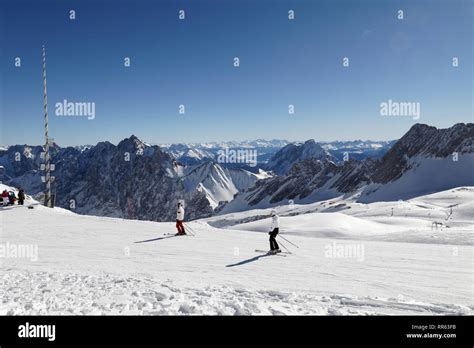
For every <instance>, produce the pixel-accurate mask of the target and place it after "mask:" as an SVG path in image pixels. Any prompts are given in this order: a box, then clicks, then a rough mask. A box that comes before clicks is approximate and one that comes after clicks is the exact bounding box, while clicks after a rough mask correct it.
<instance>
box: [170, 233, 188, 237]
mask: <svg viewBox="0 0 474 348" xmlns="http://www.w3.org/2000/svg"><path fill="white" fill-rule="evenodd" d="M164 236H172V237H186V236H188V237H192V235H191V234H181V235H178V234H176V233H165V234H164Z"/></svg>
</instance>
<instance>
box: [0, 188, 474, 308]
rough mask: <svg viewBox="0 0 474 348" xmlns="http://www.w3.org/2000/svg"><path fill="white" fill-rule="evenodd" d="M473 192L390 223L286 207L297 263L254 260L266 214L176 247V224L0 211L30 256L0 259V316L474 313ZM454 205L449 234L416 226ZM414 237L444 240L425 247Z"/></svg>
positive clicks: (383, 215) (359, 214) (11, 237)
mask: <svg viewBox="0 0 474 348" xmlns="http://www.w3.org/2000/svg"><path fill="white" fill-rule="evenodd" d="M473 194H474V188H472V187H471V188H469V187H464V188H459V189H456V190H451V191H448V192H443V193H438V194H435V195H430V196H425V197H419V198H416V199H414V200H411V201H409V202H405V203H406V206H403V205H398V206H395V205H394V203H390V204H392V206H391V207H392V208H393V207H395V208H396V209H395V214H394V216H389V215H388V214H390V211H391V209H390V208H391V207H390V206H384V205H383V204H389V203H375V204H369V205H366V204H361V203H353V204H352V205H351V204H349V206H350V207H351V208H349V209H347V208H346V209H344V207H341V206H339V208H337V209H340V210H339V212H337V213H333V214H329V213H327V211H329V210H330V207H331V206H334V205H340V204H342V202H343V201H342V200H341V201H339V203H337V204H335V203H334V202H330V201H328V202H324V204H325V205H326V207H325V208H323V207H322V205H321V209H326V214H324V215H323V214H322V213H312V214H302V215H298V216H296V215H295V216H293V217H291V216H290V215H291V214H301V213H304V210H305V209H308V208H311V207H312V208H314V209H316V208H317V207H316V204H314V205H312V206H311V207H310V206H308V205H306V206H298V205H295V206H293V207H288V210H287V212H286V213H287V216H283V217H282V221H281V225H282V226H281V227H282V231H283V233H284V234H283V236H285V238H287V239H290V240H291V241H292V242H293V243H295V244H297V245H298V246H299V248H295V247H291V246H290V245H289V244H288V243H287V244H286V246H287V247H289V248H291V249H292V251H293V252H294V253H293V254H292V255H289V256H286V257H283V256H264V255H263V254H259V253H256V252H254V249H267V247H268V246H267V245H268V236H267V234H266V233H259V232H258V231H264V232H266V228H268V221H267V220H264V219H263V218H265V216H262V218H260V219H258V220H259V221H258V222H255V223H247V224H245V223H243V224H240V225H237V224H235V223H234V224H233V225H232V230H231V229H224V228H223V227H220V228H216V227H212V226H211V225H210V224H211V223H217V222H218V221H217V220H216V219H220V223H221V224H223V223H224V222H225V221H227V222H230V221H231V220H232V219H233V218H236V219H237V217H236V214H234V215H230V216H219V217H214V218H209V219H207V220H200V221H196V222H192V223H190V224H188V226H189V227H192V230H193V231H194V232H195V234H196V236H195V237H170V236H164V233H169V232H172V231H174V224H173V223H156V222H147V221H136V220H123V219H116V218H104V217H91V216H82V215H76V214H73V213H71V212H69V211H66V210H62V209H57V208H55V209H48V208H44V207H42V206H35V208H34V209H27V208H25V207H18V206H15V207H9V208H0V209H1V210H0V219H1V220H0V223H1V224H0V227H1V228H2V230H1V233H0V238H1V240H0V244H1V245H3V246H4V247H8V248H9V249H8V250H10V251H11V250H13V249H15V248H18V247H20V246H23V247H24V248H27V247H31V249H28V250H31V252H30V254H29V255H28V254H25V257H6V258H5V257H4V258H2V259H1V262H2V273H1V274H0V296H1V298H2V302H1V303H0V314H230V315H233V314H237V315H238V314H298V315H301V314H319V315H334V314H336V315H354V314H404V315H406V314H430V315H432V314H464V315H466V314H470V315H472V314H474V306H473V302H472V291H473V283H472V252H473V247H472V226H473V215H472V214H471V213H470V211H472V208H473V206H472V202H473V198H474V197H473ZM331 203H332V204H331ZM450 205H455V207H457V208H454V211H453V213H452V215H451V217H450V219H449V224H451V226H450V227H449V228H448V227H446V228H445V229H441V228H440V229H439V230H433V231H431V232H429V231H430V229H429V228H428V227H427V226H425V225H424V223H422V222H419V223H414V221H416V219H420V217H421V215H423V214H426V213H427V212H431V214H433V216H436V217H435V218H436V219H437V218H438V214H439V216H444V211H445V210H446V209H449V206H450ZM333 208H334V207H333ZM291 209H293V210H291ZM348 212H350V214H348ZM281 213H282V215H284V214H283V213H284V212H283V211H282V212H281ZM441 213H442V215H441ZM239 214H240V217H241V218H249V219H252V218H258V217H259V215H264V214H268V211H249V212H245V213H239ZM317 214H319V217H318V215H317ZM405 215H406V216H405ZM267 216H268V215H267ZM425 218H426V217H425ZM255 221H256V220H255ZM234 222H236V220H234ZM397 226H398V227H397ZM409 226H411V227H410V228H408V227H409ZM228 227H231V225H230V224H229V226H228ZM352 227H353V228H352ZM384 231H385V232H384ZM397 233H398V236H397V238H394V239H392V240H390V239H385V237H387V236H393V235H395V234H397ZM417 233H418V234H422V233H425V234H427V233H431V234H432V237H433V238H432V239H433V240H435V239H438V240H437V242H433V243H426V242H423V243H420V241H416V240H414V239H413V238H412V235H413V234H417ZM372 234H373V236H372ZM448 234H450V235H453V236H457V238H456V243H455V244H448V242H447V239H444V236H445V235H448ZM315 236H317V237H319V238H314V237H315ZM384 236H385V237H384ZM382 237H383V238H382ZM436 237H438V238H436ZM342 238H344V239H342ZM407 241H408V242H411V243H407ZM280 242H282V240H280ZM283 242H284V241H283ZM7 243H8V244H7ZM436 243H437V244H436ZM354 248H355V249H354ZM35 250H36V252H35ZM348 250H357V251H358V253H356V254H347V253H346V252H345V251H348ZM339 251H342V253H339Z"/></svg>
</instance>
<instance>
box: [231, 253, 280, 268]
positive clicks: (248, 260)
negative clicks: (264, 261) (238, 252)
mask: <svg viewBox="0 0 474 348" xmlns="http://www.w3.org/2000/svg"><path fill="white" fill-rule="evenodd" d="M266 256H272V255H270V254H262V255H257V256H255V257H251V258H250V259H247V260H243V261H240V262H237V263H233V264H231V265H227V266H226V267H235V266H242V265H245V264H246V263H250V262H255V261H258V259H259V258H261V257H266Z"/></svg>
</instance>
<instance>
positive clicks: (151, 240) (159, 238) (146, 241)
mask: <svg viewBox="0 0 474 348" xmlns="http://www.w3.org/2000/svg"><path fill="white" fill-rule="evenodd" d="M173 237H176V236H174V235H173V236H165V237H158V238H153V239H147V240H139V241H138V242H134V243H148V242H154V241H157V240H162V239H167V238H173Z"/></svg>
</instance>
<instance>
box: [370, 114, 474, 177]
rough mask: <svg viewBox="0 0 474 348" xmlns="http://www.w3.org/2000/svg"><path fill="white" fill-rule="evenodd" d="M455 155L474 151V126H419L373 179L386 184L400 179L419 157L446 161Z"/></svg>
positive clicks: (386, 158) (391, 152)
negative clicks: (445, 158) (410, 163)
mask: <svg viewBox="0 0 474 348" xmlns="http://www.w3.org/2000/svg"><path fill="white" fill-rule="evenodd" d="M455 152H458V153H460V154H461V153H467V152H474V124H473V123H468V124H464V123H458V124H456V125H454V126H453V127H451V128H447V129H437V128H435V127H431V126H427V125H424V124H415V125H414V126H413V127H411V128H410V130H409V131H408V132H407V133H406V134H405V135H404V136H403V137H402V138H401V139H400V140H399V141H397V143H396V144H395V145H394V146H393V147H392V148H391V149H390V150H389V151H388V152H387V153H386V154H385V156H383V158H382V160H381V161H380V163H379V164H378V165H377V168H376V170H375V171H374V173H373V175H372V180H373V182H375V183H382V184H385V183H387V182H390V181H393V180H396V179H398V178H399V177H400V176H401V175H402V174H403V173H404V172H405V171H406V170H407V169H409V164H408V162H409V160H410V159H411V158H413V157H415V156H421V157H438V158H444V157H447V156H451V155H452V154H453V153H455Z"/></svg>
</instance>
